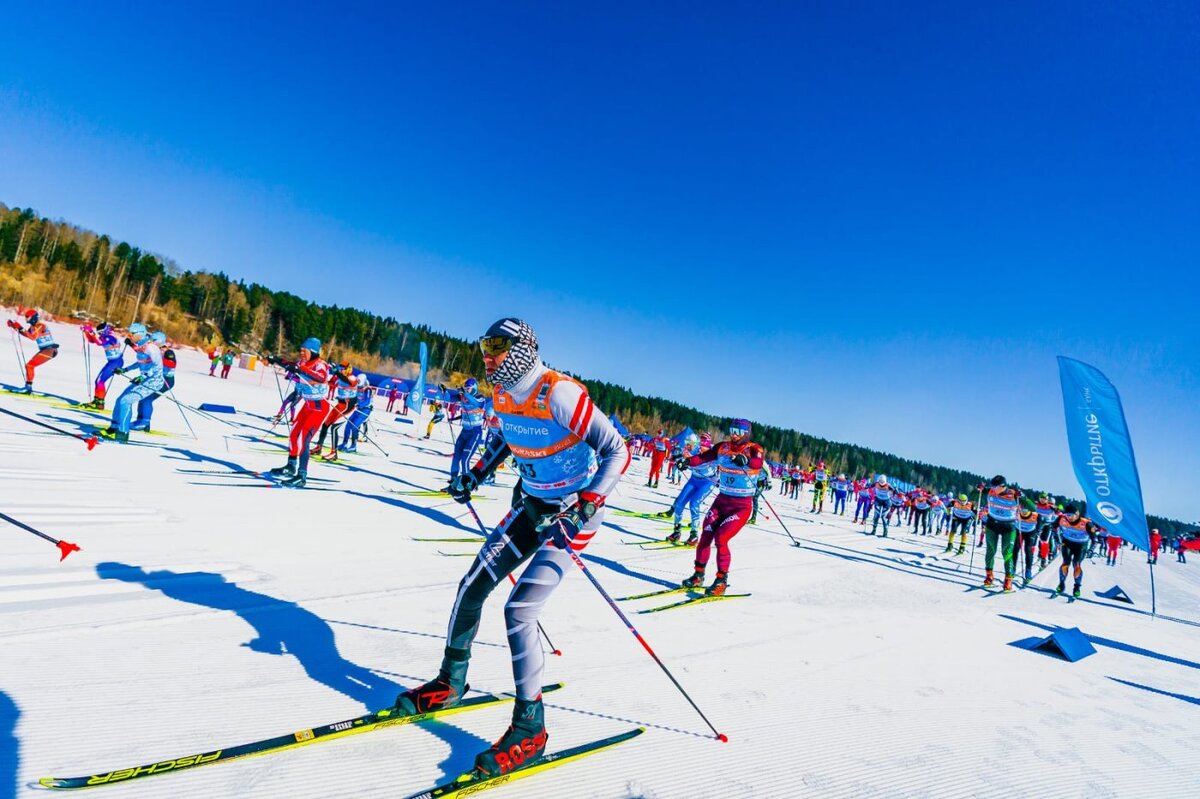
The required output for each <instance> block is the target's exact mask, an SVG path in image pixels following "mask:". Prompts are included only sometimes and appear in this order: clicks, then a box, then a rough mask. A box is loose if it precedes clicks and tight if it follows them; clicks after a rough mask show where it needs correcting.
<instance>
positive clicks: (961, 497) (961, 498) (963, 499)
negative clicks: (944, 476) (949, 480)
mask: <svg viewBox="0 0 1200 799" xmlns="http://www.w3.org/2000/svg"><path fill="white" fill-rule="evenodd" d="M958 501H959V502H966V501H967V495H966V494H959V495H958Z"/></svg>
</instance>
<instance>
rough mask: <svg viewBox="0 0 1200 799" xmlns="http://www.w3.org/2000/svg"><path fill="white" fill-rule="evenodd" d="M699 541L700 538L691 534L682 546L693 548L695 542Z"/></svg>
mask: <svg viewBox="0 0 1200 799" xmlns="http://www.w3.org/2000/svg"><path fill="white" fill-rule="evenodd" d="M699 541H700V536H698V535H696V534H695V533H692V534H691V535H689V536H688V540H687V541H684V542H683V545H684V546H688V547H694V546H696V544H697V542H699Z"/></svg>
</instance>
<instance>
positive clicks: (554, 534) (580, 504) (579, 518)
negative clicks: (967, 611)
mask: <svg viewBox="0 0 1200 799" xmlns="http://www.w3.org/2000/svg"><path fill="white" fill-rule="evenodd" d="M594 515H596V503H595V502H593V501H591V500H584V499H580V500H578V501H577V502H576V503H575V504H574V505H572V506H571V507H569V508H567V509H566V510H564V511H560V512H558V513H555V514H552V515H550V516H545V517H543V518H542V521H541V522H539V523H538V525H537V527H536V530H537V534H538V541H541V542H542V543H545V542H547V541H550V542H553V544H554V546H556V547H558V548H559V549H566V548H567V547H568V546H570V545H571V541H573V540H574V539H575V536H577V535H579V531H580V530H582V529H583V526H584V525H585V524H587V521H588V519H590V518H592V516H594Z"/></svg>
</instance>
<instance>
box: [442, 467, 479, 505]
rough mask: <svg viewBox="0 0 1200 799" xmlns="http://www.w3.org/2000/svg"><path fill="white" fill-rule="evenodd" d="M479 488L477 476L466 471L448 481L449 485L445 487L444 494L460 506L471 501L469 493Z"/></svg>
mask: <svg viewBox="0 0 1200 799" xmlns="http://www.w3.org/2000/svg"><path fill="white" fill-rule="evenodd" d="M476 488H479V475H477V474H475V472H473V471H471V470H470V469H467V470H466V471H465V472H459V473H458V474H456V475H455V476H454V477H452V478H451V479H450V485H449V486H447V487H446V493H447V494H449V495H450V497H451V498H452V499H453V500H454V501H455V502H458V503H460V504H463V503H467V502H470V501H471V492H472V491H474V490H475V489H476Z"/></svg>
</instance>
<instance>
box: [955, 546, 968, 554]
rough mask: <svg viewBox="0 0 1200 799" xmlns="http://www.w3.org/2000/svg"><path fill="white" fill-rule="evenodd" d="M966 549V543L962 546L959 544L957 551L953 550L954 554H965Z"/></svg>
mask: <svg viewBox="0 0 1200 799" xmlns="http://www.w3.org/2000/svg"><path fill="white" fill-rule="evenodd" d="M966 551H967V545H966V544H963V545H962V546H960V547H959V548H958V551H957V552H955V553H954V554H955V555H962V554H965V553H966Z"/></svg>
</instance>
